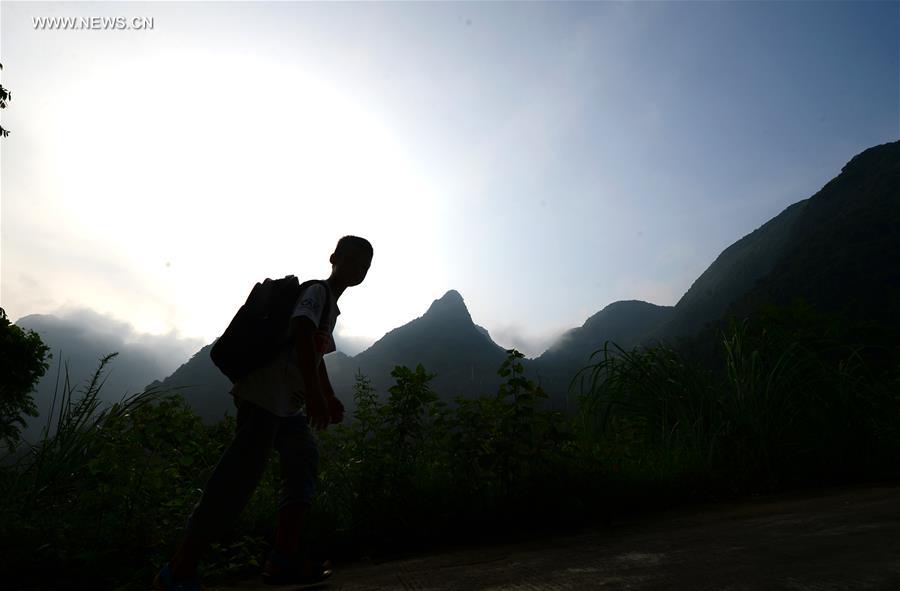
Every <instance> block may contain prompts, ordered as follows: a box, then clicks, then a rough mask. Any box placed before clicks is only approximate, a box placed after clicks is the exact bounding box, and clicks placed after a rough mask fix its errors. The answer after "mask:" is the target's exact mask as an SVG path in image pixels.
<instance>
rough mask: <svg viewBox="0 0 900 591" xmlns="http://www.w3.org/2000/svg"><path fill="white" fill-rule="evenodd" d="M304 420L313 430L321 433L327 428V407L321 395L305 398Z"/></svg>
mask: <svg viewBox="0 0 900 591" xmlns="http://www.w3.org/2000/svg"><path fill="white" fill-rule="evenodd" d="M306 418H307V420H308V422H309V424H310V425H311V426H312V427H313V428H314V429H318V430H320V431H321V430H322V429H324V428H325V427H327V426H328V407H327V406H326V404H325V399H324V398H322V396H321V394H320V395H319V396H312V395H310V396H307V397H306Z"/></svg>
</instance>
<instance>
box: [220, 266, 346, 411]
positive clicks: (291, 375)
mask: <svg viewBox="0 0 900 591" xmlns="http://www.w3.org/2000/svg"><path fill="white" fill-rule="evenodd" d="M326 298H328V299H330V300H331V308H330V313H329V315H328V316H329V317H328V318H326V319H322V311H323V310H324V308H325V302H326ZM340 313H341V311H340V309H339V308H338V306H337V301H336V300H335V298H334V294H333V293H332V292H331V288H329V287H327V284H325V285H323V284H321V283H314V284H312V285H310V286H309V287H307V288H306V289H305V290H303V292H301V293H300V296H299V297H298V298H297V303H296V305H295V306H294V311H293V312H292V314H291V319H292V320H293V318H294V317H296V316H306V317H307V318H309V319H310V320H312V321H313V324H315V325H316V326H317V327H319V328H318V329H317V330H316V332H315V335H314V340H315V344H316V368H317V369H318V367H319V364H320V363H323V361H322V356H323V355H325V354H326V353H331V352H332V351H335V350H336V348H335V344H334V335H333V333H334V325H335V324H336V323H337V317H338V315H340ZM305 390H306V387H305V385H304V383H303V375H302V374H301V373H300V366H299V365H297V348H296V346H295V345H294V344H293V343H292V344H291V346H290V347H285V348H284V349H283V350H282V351H281V352H279V353H278V355H276V356H275V357H274V358H273V359H272V360H271V361H270V362H269V363H267V364H266V365H264V366H262V367H260V368H257V369H255V370H253V371H252V372H250V373H249V374H247V376H246V377H244V378H243V379H242V380H239V381H238V382H237V383H236V384H234V386H232V388H231V394H232V395H233V396H237V397H238V398H241V399H244V400H249V401H251V402H254V403H256V404H258V405H259V406H261V407H263V408H265V409H266V410H268V411H269V412H271V413H272V414H274V415H277V416H280V417H290V416H294V415H297V414H299V413H301V412H303V409H304V402H303V392H305Z"/></svg>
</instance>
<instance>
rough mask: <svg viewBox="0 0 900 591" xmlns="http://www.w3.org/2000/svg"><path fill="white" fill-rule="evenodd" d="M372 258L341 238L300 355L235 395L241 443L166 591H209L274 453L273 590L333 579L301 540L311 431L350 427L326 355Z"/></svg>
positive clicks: (306, 323) (199, 514)
mask: <svg viewBox="0 0 900 591" xmlns="http://www.w3.org/2000/svg"><path fill="white" fill-rule="evenodd" d="M372 254H373V251H372V245H371V244H370V243H369V241H368V240H366V239H365V238H359V237H357V236H344V237H343V238H341V239H340V240H339V241H338V243H337V247H336V248H335V250H334V253H333V254H332V255H331V258H330V259H329V260H330V262H331V276H330V277H328V279H327V280H325V284H321V283H315V284H313V285H311V286H310V287H307V288H306V289H305V290H304V291H303V293H301V294H300V297H299V298H298V301H297V304H296V307H295V309H294V312H293V314H292V318H291V334H292V337H293V343H294V344H293V346H292V347H289V348H285V350H284V351H283V352H282V353H281V354H279V355H278V356H276V358H275V359H273V360H272V361H270V362H269V363H268V364H266V365H265V366H263V367H261V368H259V369H257V370H255V371H253V372H252V373H250V374H249V375H248V376H246V377H245V378H243V379H241V380H239V381H238V382H237V383H236V384H235V385H234V387H233V388H232V390H231V394H232V395H233V396H234V402H235V406H237V426H236V428H235V434H234V439H233V440H232V442H231V444H230V445H229V447H228V448H227V449H226V450H225V452H224V453H223V454H222V457H221V458H220V459H219V462H218V464H216V467H215V470H213V473H212V475H211V476H210V477H209V480H208V481H207V483H206V488H205V490H204V492H203V497H202V498H201V499H200V501H199V502H198V503H197V505H196V506H195V507H194V511H193V513H192V514H191V516H190V518H189V519H188V524H187V529H186V532H185V536H184V538H183V539H182V541H181V544H180V545H179V547H178V550H177V551H176V552H175V555H174V556H173V557H172V559H171V560H170V561H169V562H167V563H166V564H165V565H163V567H162V569H161V570H160V572H159V574H157V576H156V579H155V580H154V587H155V588H156V589H158V590H159V591H200V590H205V588H204V587H203V586H202V585H201V584H200V581H199V579H198V576H197V563H198V562H199V561H200V558H201V555H202V554H203V552H204V551H205V550H206V548H207V547H208V546H209V544H210V543H212V542H213V541H215V540H216V539H217V538H218V537H219V536H220V535H222V534H223V533H224V532H225V531H226V530H227V528H228V527H229V526H231V525H232V524H233V522H234V520H235V519H236V518H237V517H238V515H240V513H241V511H242V510H243V509H244V506H245V505H246V503H247V501H249V499H250V497H251V496H252V495H253V491H254V490H255V489H256V487H257V486H258V484H259V481H260V479H261V478H262V475H263V472H264V470H265V466H266V462H267V460H268V457H269V452H270V451H271V449H272V448H273V447H274V448H275V449H276V450H277V451H278V454H279V456H280V460H281V474H282V478H283V485H282V491H281V498H280V502H279V508H278V521H277V528H276V533H275V547H274V549H273V550H272V552H271V553H270V554H269V559H268V561H267V562H266V566H265V568H264V570H263V574H262V577H263V581H264V582H265V583H269V584H303V583H314V582H318V581H321V580H324V579H325V578H327V577H328V576H330V575H331V564H330V563H329V562H328V561H326V562H325V563H314V562H312V561H310V560H309V559H308V558H307V557H306V556H304V555H303V554H302V553H301V552H300V531H301V529H302V526H303V522H304V517H305V515H306V513H307V511H308V509H309V507H310V505H311V504H312V500H313V496H314V492H315V482H316V475H317V468H318V459H319V453H318V449H317V447H316V440H315V438H314V437H313V434H312V433H311V431H310V427H313V428H315V429H324V428H326V427H327V426H328V425H329V424H330V423H339V422H341V421H342V420H343V417H344V407H343V405H342V404H341V402H340V401H339V400H338V399H337V397H336V396H335V395H334V390H333V389H332V388H331V383H330V382H329V380H328V374H327V372H326V370H325V363H324V362H323V361H322V355H324V354H325V353H330V352H332V351H334V350H335V345H334V337H333V334H332V333H333V331H334V325H335V322H336V321H337V316H338V315H339V314H340V313H341V312H340V310H339V309H338V307H337V300H338V298H340V296H341V294H343V293H344V290H345V289H347V288H348V287H352V286H354V285H359V284H360V283H362V281H363V279H365V277H366V273H367V272H368V270H369V265H370V264H371V262H372ZM304 403H305V411H306V412H305V414H304V412H303V406H304Z"/></svg>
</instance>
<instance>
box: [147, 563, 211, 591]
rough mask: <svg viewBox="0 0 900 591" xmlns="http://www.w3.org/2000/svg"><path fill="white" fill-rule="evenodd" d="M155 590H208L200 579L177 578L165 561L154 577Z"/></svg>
mask: <svg viewBox="0 0 900 591" xmlns="http://www.w3.org/2000/svg"><path fill="white" fill-rule="evenodd" d="M153 589H154V591H208V590H207V589H206V587H204V586H203V585H201V584H200V579H184V580H182V579H179V580H177V581H176V580H175V577H174V576H173V575H172V567H171V566H170V565H169V563H168V562H167V563H165V564H164V565H163V567H162V569H160V571H159V573H157V575H156V578H155V579H153Z"/></svg>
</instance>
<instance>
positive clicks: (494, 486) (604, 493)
mask: <svg viewBox="0 0 900 591" xmlns="http://www.w3.org/2000/svg"><path fill="white" fill-rule="evenodd" d="M841 335H842V333H840V331H838V330H836V329H835V327H834V326H833V325H831V324H829V321H826V320H822V319H815V318H811V317H809V316H808V315H803V314H801V313H799V312H797V311H784V310H778V309H770V310H768V311H766V312H764V313H762V314H760V315H758V316H757V317H756V318H755V319H754V320H753V321H751V320H749V319H745V320H743V321H737V320H732V321H731V323H730V324H729V325H728V328H727V329H725V330H722V331H720V332H719V333H718V335H717V337H716V340H715V343H714V345H715V347H714V349H715V351H717V357H715V358H714V359H712V360H711V361H710V362H709V363H700V362H699V361H697V360H696V358H694V357H687V356H685V355H684V354H682V353H680V352H679V351H678V350H676V349H674V348H671V347H668V346H666V345H659V346H655V347H652V348H646V349H645V348H636V349H633V350H630V351H626V350H622V349H620V348H618V347H617V346H615V344H614V343H609V342H607V343H605V344H604V347H603V348H602V349H600V350H598V351H596V352H595V353H594V354H593V355H592V356H591V358H590V359H588V360H586V364H585V368H584V369H583V370H582V371H581V372H580V373H579V374H578V375H577V376H573V380H572V390H573V392H574V393H576V394H577V398H578V401H579V404H578V409H577V412H575V413H573V414H572V415H569V416H567V415H565V414H563V413H561V412H559V411H555V410H551V408H550V405H549V404H548V403H547V402H548V401H547V395H546V394H545V393H544V392H543V390H542V389H541V388H540V386H539V385H537V384H535V383H534V382H533V381H532V380H530V379H529V378H528V377H527V376H526V375H525V372H524V368H523V364H522V358H523V356H522V354H521V353H519V352H518V351H515V350H510V351H509V352H508V357H507V359H506V361H505V362H504V363H503V364H502V366H501V367H500V368H499V370H498V371H499V374H500V375H501V376H502V377H503V378H505V382H504V383H503V385H502V386H501V387H500V389H499V390H498V391H497V392H496V393H489V394H483V395H481V396H471V397H467V398H459V399H457V400H455V401H454V404H445V403H444V402H442V401H441V400H440V399H439V397H438V396H437V394H436V393H435V392H434V391H433V390H432V389H431V387H430V386H429V383H430V381H431V379H432V378H433V374H429V373H428V372H427V371H426V369H425V368H423V367H422V366H421V365H420V366H418V367H416V368H408V367H402V366H398V367H396V368H395V369H394V371H393V372H392V377H393V378H394V382H395V383H394V385H393V386H392V387H391V388H390V390H389V391H388V392H376V391H375V390H374V389H373V388H372V386H371V383H370V381H369V379H368V378H367V377H366V376H364V375H357V379H356V384H355V388H354V393H353V395H354V398H355V403H356V410H355V413H354V416H353V417H352V420H349V421H346V422H345V424H342V425H336V426H332V427H331V428H329V429H328V430H327V431H325V432H323V433H321V434H320V436H319V438H320V451H321V456H322V464H321V466H320V478H319V493H318V496H317V500H316V504H315V505H314V507H313V511H312V514H311V518H310V527H309V529H308V531H307V532H306V535H307V536H308V537H309V541H310V543H316V544H321V545H323V546H324V547H326V548H329V549H330V551H331V552H332V554H333V555H338V556H342V557H347V558H350V557H360V556H364V555H379V554H380V555H385V554H390V553H392V552H402V551H407V550H412V549H421V548H422V547H423V545H426V544H443V543H447V542H449V541H453V540H457V541H464V540H467V539H473V538H476V537H477V538H479V539H484V538H485V537H490V536H502V535H508V534H510V533H522V532H527V531H534V530H537V529H545V528H569V527H575V526H581V525H585V524H597V523H603V522H604V521H606V520H608V519H611V518H615V517H616V516H617V515H620V514H622V513H623V512H626V511H647V510H655V509H659V508H662V507H668V506H671V505H672V504H675V503H680V502H685V501H692V500H704V499H710V498H722V497H726V496H734V495H743V494H749V493H754V492H765V491H774V490H782V489H785V488H788V487H795V486H809V485H816V486H818V485H828V484H836V483H851V482H864V481H873V480H877V481H887V480H896V479H897V478H898V476H900V464H898V462H897V461H896V458H897V457H900V421H898V417H900V354H898V353H900V351H898V350H897V349H885V348H884V347H881V348H878V347H874V348H873V347H872V346H864V345H862V344H860V343H859V342H856V341H854V340H846V338H845V337H842V336H841ZM842 339H843V340H842ZM39 353H40V357H41V359H40V361H41V362H43V360H44V357H43V356H44V355H45V353H46V351H45V350H39ZM113 357H114V355H110V356H108V357H106V358H104V359H102V360H101V361H100V364H99V367H98V369H97V371H96V373H95V374H94V375H93V376H92V377H90V378H89V379H88V380H87V381H86V382H85V384H84V385H81V386H80V387H79V386H77V385H73V384H71V383H70V381H69V377H68V376H64V378H63V379H62V385H61V388H58V394H59V397H58V399H56V398H55V399H54V404H53V409H52V412H51V416H52V419H51V420H50V421H49V424H48V427H47V428H46V429H45V431H44V433H43V439H42V441H40V442H39V443H38V444H37V445H35V446H33V447H31V448H30V449H29V450H28V453H27V454H25V455H24V456H23V457H22V458H21V459H20V460H18V461H17V462H16V463H14V464H10V465H4V466H3V467H2V468H0V544H2V547H3V548H4V552H3V556H2V558H0V576H2V577H3V579H4V581H6V582H8V583H11V584H12V588H24V589H29V588H35V589H37V588H60V587H63V586H70V585H75V586H83V585H84V584H86V583H87V582H89V581H90V582H92V583H93V584H95V585H97V587H98V588H108V589H117V588H119V589H130V588H135V589H137V588H141V589H143V588H145V587H146V584H147V582H149V581H150V580H152V578H153V575H154V574H155V571H156V569H157V568H158V567H159V565H160V564H161V563H162V562H164V561H165V560H166V559H167V558H168V556H169V554H170V553H171V551H172V549H173V548H174V546H175V544H176V542H177V541H178V537H179V536H180V535H181V533H182V529H183V527H184V524H185V521H186V519H187V517H188V515H189V513H190V511H191V509H192V507H193V506H194V504H195V503H196V502H197V501H198V500H199V498H200V495H201V493H202V488H203V486H204V484H205V482H206V479H207V478H208V477H209V474H210V473H211V472H212V470H213V467H214V466H215V463H216V462H217V461H218V458H219V456H220V454H221V452H222V450H223V449H224V447H225V446H226V445H227V444H228V442H229V441H230V438H231V435H232V433H233V430H234V419H233V418H232V417H226V418H225V419H224V420H223V421H220V422H219V423H216V424H214V425H212V426H205V425H204V424H203V423H202V422H201V421H200V419H199V418H198V417H197V416H196V415H195V414H194V413H193V412H192V411H191V409H190V407H189V406H188V405H187V403H186V402H185V401H184V399H183V398H182V397H181V395H179V394H177V393H173V392H162V391H154V390H150V391H147V392H143V393H140V394H136V395H132V396H128V397H123V399H122V400H121V402H119V403H116V404H114V405H111V406H109V407H108V408H105V409H100V408H99V406H100V403H99V401H98V394H99V392H100V390H101V388H102V387H103V381H102V379H103V371H104V370H105V368H106V366H107V365H108V364H109V363H110V362H111V361H112V360H113ZM40 373H43V372H40ZM38 377H39V376H38ZM33 379H35V380H36V379H37V378H33ZM32 385H33V381H32ZM19 411H21V409H19V410H17V411H16V412H19ZM2 418H3V419H4V421H5V422H4V423H3V424H8V423H9V417H2ZM7 433H15V432H14V431H11V430H7ZM26 445H27V444H26ZM273 455H274V453H273ZM278 487H279V476H278V462H277V460H275V459H274V458H273V461H270V462H269V464H268V466H267V469H266V473H265V475H264V477H263V481H262V483H261V484H260V486H259V488H258V489H257V491H256V493H255V495H254V497H253V498H252V499H251V501H250V503H249V504H248V506H247V508H246V510H245V511H244V513H243V514H242V515H241V517H240V519H239V521H238V523H237V524H236V526H235V528H234V529H233V531H232V532H230V533H229V534H228V535H227V536H226V537H225V538H223V539H221V540H220V541H219V543H217V544H216V545H215V546H214V547H213V548H212V549H211V550H210V552H209V553H208V554H207V556H206V558H205V560H204V562H203V564H202V569H201V570H202V573H203V574H204V576H205V577H206V578H207V580H210V581H215V580H216V579H217V578H221V577H225V576H232V575H252V574H254V573H256V572H258V568H259V565H260V561H261V559H262V557H263V556H264V555H265V552H266V551H267V550H268V548H269V547H270V545H271V543H272V541H273V540H274V531H273V526H274V514H275V511H276V506H277V498H278Z"/></svg>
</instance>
